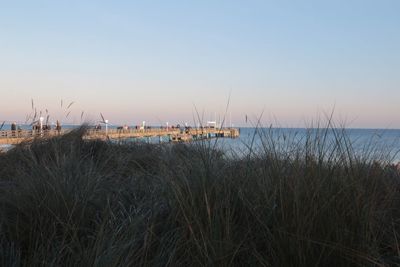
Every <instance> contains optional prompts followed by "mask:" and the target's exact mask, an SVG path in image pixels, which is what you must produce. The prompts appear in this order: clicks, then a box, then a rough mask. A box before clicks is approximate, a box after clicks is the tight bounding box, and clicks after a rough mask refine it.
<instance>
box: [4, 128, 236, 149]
mask: <svg viewBox="0 0 400 267" xmlns="http://www.w3.org/2000/svg"><path fill="white" fill-rule="evenodd" d="M70 131H72V129H64V130H61V131H58V130H42V131H38V130H16V131H11V130H9V131H0V145H13V144H18V143H21V142H23V141H29V140H32V139H34V138H51V137H54V136H59V135H63V134H65V133H68V132H70ZM239 135H240V131H239V129H238V128H208V127H203V128H186V129H179V128H149V129H108V130H105V129H101V130H98V129H88V130H87V131H86V134H85V136H84V138H85V139H89V140H90V139H100V140H107V139H129V138H151V137H160V138H164V140H165V139H166V140H167V142H190V141H195V140H201V139H210V138H223V137H229V138H236V137H239ZM160 140H161V139H160Z"/></svg>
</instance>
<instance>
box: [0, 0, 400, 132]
mask: <svg viewBox="0 0 400 267" xmlns="http://www.w3.org/2000/svg"><path fill="white" fill-rule="evenodd" d="M0 92H1V96H0V97H1V105H0V120H1V121H3V120H6V121H14V120H15V121H19V122H21V121H24V120H25V116H26V114H28V113H29V112H30V109H31V99H33V100H34V103H35V106H36V107H37V108H38V109H39V110H40V109H41V110H44V109H46V108H47V109H48V110H49V112H50V114H51V115H52V116H53V118H60V117H62V116H64V115H63V114H64V113H65V112H64V111H63V110H62V109H61V107H60V100H61V99H63V100H64V102H65V103H69V102H71V101H75V103H74V104H73V105H72V106H71V115H70V116H69V117H68V118H67V119H64V120H65V122H67V121H69V122H75V123H79V122H80V115H81V112H82V111H85V120H91V121H95V120H98V119H99V117H100V116H99V113H100V112H102V113H103V114H104V116H105V117H106V118H107V119H109V121H110V122H111V123H113V124H123V123H128V124H130V125H133V124H138V123H140V122H141V121H143V120H145V121H148V122H149V123H153V124H158V123H162V122H166V121H169V122H170V123H171V124H172V123H183V122H189V123H192V122H193V117H194V116H197V115H196V111H195V108H194V107H196V108H197V111H198V112H199V113H200V116H203V117H204V120H209V119H213V118H214V114H215V113H217V114H219V115H221V116H222V115H223V113H224V111H225V108H226V105H227V102H228V98H229V95H230V103H229V111H228V114H229V115H230V114H231V116H232V121H233V123H234V124H235V125H237V126H240V125H245V116H246V115H248V117H249V118H250V119H252V120H254V118H255V117H256V116H258V115H260V114H261V113H262V112H264V113H263V114H264V115H263V119H262V120H263V123H264V124H269V123H271V122H273V121H275V120H277V121H278V122H279V123H280V125H281V126H285V127H287V126H291V127H302V126H304V125H305V123H306V122H309V121H310V120H311V119H313V118H315V117H316V116H317V115H318V114H322V113H323V112H330V111H331V110H332V109H333V108H334V110H335V116H336V119H337V120H338V121H346V122H347V123H348V126H350V127H364V128H400V1H398V0H392V1H386V0H379V1H377V0H375V1H369V0H360V1H352V0H346V1H340V0H339V1H338V0H336V1H250V0H249V1H234V0H231V1H219V0H212V1H211V0H210V1H117V0H115V1H98V0H96V1H83V0H80V1H40V0H38V1H18V0H16V1H0ZM217 116H218V115H217Z"/></svg>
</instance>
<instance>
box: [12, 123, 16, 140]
mask: <svg viewBox="0 0 400 267" xmlns="http://www.w3.org/2000/svg"><path fill="white" fill-rule="evenodd" d="M16 130H17V123H15V122H13V123H11V135H12V136H13V137H14V136H15V131H16Z"/></svg>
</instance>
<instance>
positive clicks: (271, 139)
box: [217, 128, 400, 162]
mask: <svg viewBox="0 0 400 267" xmlns="http://www.w3.org/2000/svg"><path fill="white" fill-rule="evenodd" d="M307 136H309V137H310V139H311V142H312V141H313V140H315V139H316V138H319V139H320V140H321V142H322V140H323V139H324V140H325V144H326V145H325V147H329V145H331V146H333V145H334V144H336V143H337V140H341V142H342V143H343V142H344V141H345V142H347V144H348V145H349V146H350V147H351V148H352V149H353V151H354V153H359V154H363V155H369V156H371V157H372V156H387V157H388V158H390V159H391V160H392V161H393V162H400V153H399V152H400V129H328V130H324V129H305V128H261V129H255V128H240V137H239V138H236V139H229V138H224V139H219V140H217V143H219V144H218V146H219V147H222V148H223V149H224V150H225V151H231V152H233V153H235V154H237V155H239V156H241V155H246V154H248V153H249V152H250V151H257V150H260V149H261V150H262V149H263V148H265V147H270V146H271V145H272V144H273V145H274V146H276V148H277V150H280V149H281V150H284V151H290V149H292V148H293V149H294V148H296V147H303V148H304V147H305V145H306V142H307ZM310 139H309V140H310ZM344 139H345V140H344Z"/></svg>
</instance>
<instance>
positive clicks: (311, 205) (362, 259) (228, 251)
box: [0, 128, 400, 266]
mask: <svg viewBox="0 0 400 267" xmlns="http://www.w3.org/2000/svg"><path fill="white" fill-rule="evenodd" d="M331 130H332V129H331ZM84 131H85V129H84V128H81V129H79V130H77V131H74V132H72V133H69V134H67V135H64V136H60V137H54V138H52V139H49V140H39V139H38V140H34V141H32V142H30V143H24V144H20V145H18V146H16V147H15V148H13V149H12V150H10V151H8V152H7V153H4V154H1V155H0V265H1V266H395V265H396V264H399V263H400V244H399V238H400V191H399V190H400V174H399V171H398V170H397V169H396V167H394V166H392V165H391V164H390V162H389V161H385V160H382V159H383V158H382V157H381V156H382V155H375V156H374V157H371V156H368V157H367V156H366V153H368V155H371V153H370V151H371V150H368V151H369V152H368V151H367V150H366V152H365V153H364V154H363V153H361V154H360V153H355V152H354V150H353V149H352V144H351V143H350V142H348V139H347V137H346V133H345V132H344V131H341V130H332V131H334V134H335V138H334V139H329V140H328V139H327V138H324V136H326V131H327V130H326V129H325V130H324V129H321V130H320V131H317V132H316V131H312V132H310V133H309V134H307V135H306V136H304V137H303V138H304V139H303V141H302V142H299V141H296V140H297V139H295V138H287V137H285V136H283V137H282V136H279V137H277V136H274V135H273V134H272V133H268V132H264V133H262V134H260V135H261V140H262V142H261V143H260V144H259V145H258V150H257V152H255V151H252V150H251V149H250V152H249V153H248V155H247V156H245V157H227V156H225V155H224V153H223V152H222V151H218V150H216V149H215V148H213V146H212V145H209V144H208V143H207V142H199V143H194V144H190V145H183V144H178V145H150V144H143V143H131V144H128V143H121V144H115V143H110V142H103V141H84V140H83V139H82V135H83V134H84ZM372 154H373V153H372ZM378 156H379V159H380V160H379V161H376V160H374V159H376V158H378Z"/></svg>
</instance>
